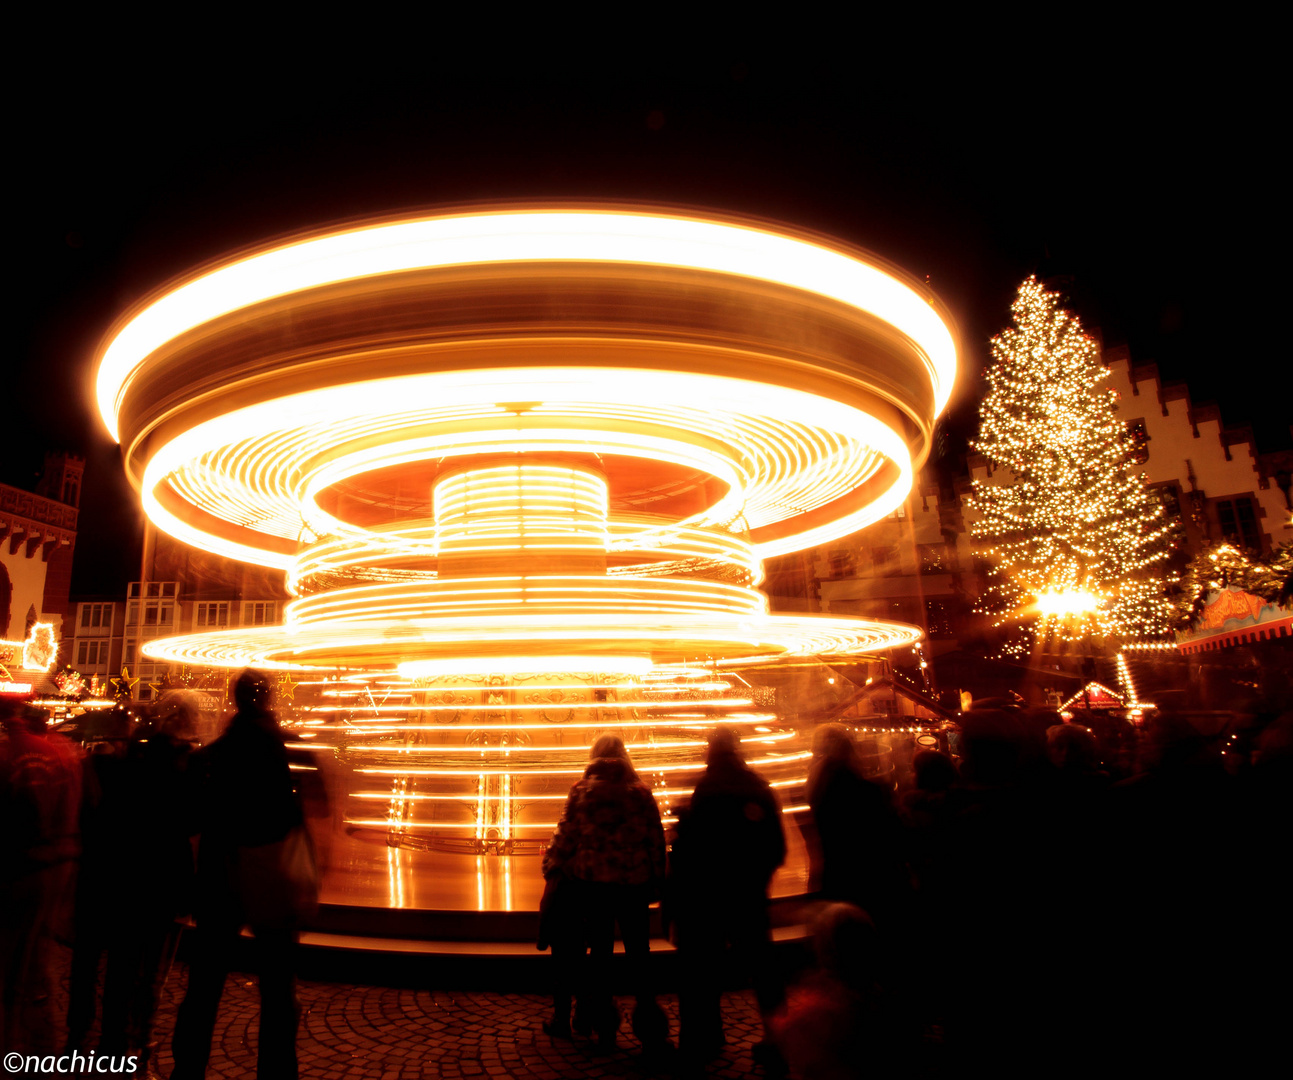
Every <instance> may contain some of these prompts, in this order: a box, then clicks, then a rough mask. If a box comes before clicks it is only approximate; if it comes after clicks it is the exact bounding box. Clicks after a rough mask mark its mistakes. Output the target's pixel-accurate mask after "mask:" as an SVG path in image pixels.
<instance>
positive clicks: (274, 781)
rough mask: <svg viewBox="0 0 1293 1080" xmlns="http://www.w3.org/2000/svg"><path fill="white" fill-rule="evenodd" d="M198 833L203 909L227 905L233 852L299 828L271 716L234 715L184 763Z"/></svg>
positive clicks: (231, 893)
mask: <svg viewBox="0 0 1293 1080" xmlns="http://www.w3.org/2000/svg"><path fill="white" fill-rule="evenodd" d="M188 772H189V776H190V777H191V780H192V784H193V788H192V796H193V803H192V805H193V807H194V816H193V820H192V823H191V830H192V831H194V832H197V833H199V834H200V836H201V839H200V841H199V844H198V869H197V874H198V890H199V896H200V898H201V901H202V902H203V904H204V905H213V906H215V907H217V908H220V907H228V906H233V905H234V904H235V900H234V890H235V886H236V883H235V882H234V881H233V880H232V879H231V873H232V867H234V866H235V865H236V861H237V852H238V849H239V848H248V847H261V846H262V845H265V844H272V843H275V842H276V841H279V840H283V839H284V838H286V837H287V835H288V833H289V832H291V831H292V830H293V829H295V828H298V827H299V826H301V825H302V824H303V823H304V815H303V814H302V812H301V803H300V799H299V798H298V797H297V794H296V791H295V790H294V787H293V783H292V773H291V770H290V769H289V768H288V757H287V748H286V746H285V745H284V737H283V733H282V732H281V731H280V730H279V728H278V724H277V722H276V721H275V719H274V717H273V715H272V714H268V713H266V714H256V713H250V712H240V713H238V714H237V715H236V716H234V718H233V719H232V720H231V721H230V722H229V727H228V728H227V729H226V730H225V733H224V734H223V735H221V736H220V738H218V739H216V741H215V742H213V743H212V744H211V745H210V746H207V747H204V748H203V749H201V750H198V751H196V752H195V753H194V754H193V756H192V759H191V762H190V765H189V770H188Z"/></svg>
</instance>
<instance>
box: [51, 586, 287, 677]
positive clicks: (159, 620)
mask: <svg viewBox="0 0 1293 1080" xmlns="http://www.w3.org/2000/svg"><path fill="white" fill-rule="evenodd" d="M282 605H283V598H282V597H281V596H272V597H264V596H259V597H255V598H248V599H244V598H242V597H239V596H234V597H229V596H227V595H222V596H211V595H209V590H204V589H203V588H202V583H201V582H193V583H184V582H179V581H132V582H130V584H129V585H128V586H127V587H126V594H125V596H124V597H123V598H121V599H107V598H103V597H85V598H78V601H77V603H76V604H75V612H74V616H75V630H74V636H73V637H72V639H71V640H70V641H69V642H68V648H67V655H68V656H69V657H71V659H70V660H68V661H67V662H68V663H70V664H71V665H72V667H74V668H75V669H76V670H77V671H79V672H80V673H81V675H82V676H84V678H85V681H86V682H87V683H89V681H90V679H91V677H92V676H96V675H97V676H98V679H99V684H100V685H101V686H103V687H104V688H105V691H104V692H105V693H109V694H111V693H113V691H114V689H115V688H114V686H113V684H112V681H113V680H114V679H117V680H122V681H123V683H124V685H126V686H128V687H129V688H130V697H131V698H132V699H133V700H135V701H150V700H152V699H153V698H155V697H156V696H157V695H158V694H159V693H160V692H161V691H162V690H163V689H165V688H166V687H167V686H168V685H174V684H176V683H178V682H179V680H180V679H181V677H182V676H183V674H184V673H183V672H181V671H180V670H178V669H177V668H176V667H175V665H172V664H163V663H157V662H156V661H154V660H151V659H149V658H148V657H146V656H145V655H144V653H143V647H144V646H145V645H146V644H147V643H148V642H149V641H151V640H153V639H155V638H161V637H170V636H171V635H173V634H184V633H189V632H191V631H195V630H204V629H213V628H214V629H225V628H233V627H238V626H264V625H266V624H268V623H276V622H278V621H279V620H280V619H281V617H282V611H283V606H282ZM214 681H216V682H220V681H221V680H220V679H219V678H218V677H217V678H216V679H215V680H214Z"/></svg>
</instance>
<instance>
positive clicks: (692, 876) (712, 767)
mask: <svg viewBox="0 0 1293 1080" xmlns="http://www.w3.org/2000/svg"><path fill="white" fill-rule="evenodd" d="M673 850H674V871H675V883H676V885H677V887H678V889H677V892H678V901H679V902H680V903H681V904H683V905H690V904H692V903H695V902H698V901H700V900H701V899H702V898H705V897H710V898H713V900H714V901H715V902H718V903H738V904H758V905H762V904H763V903H765V902H766V900H767V893H768V885H769V883H770V882H771V880H772V875H773V873H774V872H775V871H776V869H777V867H778V866H780V865H781V864H782V863H783V862H784V861H785V858H786V835H785V831H784V829H783V827H782V823H781V805H780V803H779V802H778V801H777V797H776V795H775V794H773V791H772V788H771V787H769V786H768V782H767V781H766V780H764V779H763V778H762V777H761V776H759V775H758V774H757V773H755V772H754V771H753V770H752V769H750V768H749V766H747V765H746V764H745V762H743V761H741V759H740V758H739V757H737V756H736V755H734V754H730V755H727V754H725V755H720V756H717V757H714V758H711V760H710V764H709V767H708V768H707V769H706V770H705V772H704V775H702V776H701V778H700V782H699V783H698V784H697V785H696V790H695V791H694V792H693V793H692V797H691V802H690V804H689V805H688V807H687V808H686V809H685V810H684V811H682V812H681V813H680V814H679V821H678V835H677V839H676V840H675V841H674V849H673Z"/></svg>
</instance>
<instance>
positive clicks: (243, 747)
mask: <svg viewBox="0 0 1293 1080" xmlns="http://www.w3.org/2000/svg"><path fill="white" fill-rule="evenodd" d="M271 697H272V694H271V688H270V684H269V682H268V680H267V679H266V677H265V676H264V675H263V674H261V673H260V672H256V671H251V670H248V671H244V672H243V673H242V674H241V675H239V676H238V679H237V682H236V683H235V684H234V702H235V704H236V706H237V713H236V714H235V716H234V717H233V719H232V720H231V721H230V723H229V726H228V728H226V729H225V732H224V734H223V735H221V736H220V738H218V739H217V740H216V741H215V742H213V743H212V744H211V745H210V746H208V747H205V748H204V749H202V750H199V751H197V752H196V753H194V754H193V756H192V759H191V761H190V765H189V773H190V775H191V777H192V781H193V792H194V796H195V808H196V818H195V822H194V824H195V826H196V831H197V832H198V833H199V835H200V840H199V846H198V860H197V884H196V890H195V895H194V905H193V906H194V915H195V917H196V920H197V930H196V932H195V934H194V940H193V950H192V963H191V965H190V968H189V984H188V991H187V993H186V994H185V996H184V1003H183V1004H182V1005H181V1006H180V1010H179V1015H178V1017H177V1019H176V1024H175V1043H174V1049H175V1071H174V1072H173V1073H172V1080H196V1078H199V1077H202V1076H203V1075H204V1074H205V1071H206V1065H207V1059H208V1058H209V1057H210V1054H211V1036H212V1032H213V1029H214V1026H215V1021H216V1014H217V1012H218V1011H219V1006H220V996H221V994H222V993H223V991H224V982H225V976H226V974H227V972H228V970H229V962H230V956H231V954H232V952H233V950H234V947H235V945H236V943H237V939H238V935H239V931H240V930H241V928H242V927H243V926H244V925H250V927H251V930H252V933H253V934H254V935H255V938H256V953H257V964H258V976H259V982H260V1038H259V1047H258V1052H257V1062H256V1068H257V1075H258V1076H259V1077H261V1078H262V1080H269V1078H283V1080H292V1078H294V1077H296V1076H297V1060H296V1029H297V1023H298V1021H299V1008H298V1004H297V999H296V973H295V963H296V947H297V940H298V931H299V920H300V915H301V912H302V911H303V910H304V909H305V907H306V905H307V904H308V901H309V895H308V894H309V892H310V887H311V886H310V882H309V881H308V880H306V879H307V878H308V877H309V875H310V874H311V873H313V872H314V868H313V865H312V864H311V865H310V866H309V867H308V868H306V867H304V866H303V865H302V863H303V858H304V852H303V850H302V844H303V843H306V844H308V841H307V840H304V835H305V834H304V828H303V824H304V823H303V816H302V812H301V805H300V801H299V799H298V797H297V795H296V792H295V791H294V789H293V784H292V774H291V772H290V770H289V768H288V755H287V749H286V747H285V746H284V737H283V734H282V732H281V731H280V729H279V726H278V721H277V719H276V718H275V716H274V714H273V713H272V712H271V711H270V704H271ZM313 886H314V888H316V889H317V879H316V880H315V881H314V882H313Z"/></svg>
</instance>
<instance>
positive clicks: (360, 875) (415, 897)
mask: <svg viewBox="0 0 1293 1080" xmlns="http://www.w3.org/2000/svg"><path fill="white" fill-rule="evenodd" d="M787 826H788V827H787V829H786V839H787V843H788V846H789V855H788V857H787V860H786V864H785V866H783V867H782V868H781V869H780V870H779V871H778V872H777V875H776V877H775V878H774V879H773V884H772V897H773V925H774V928H775V929H774V939H775V940H777V941H781V942H798V941H801V940H802V938H803V937H804V936H805V934H806V931H805V929H804V926H803V923H804V921H805V917H804V908H805V905H806V903H807V900H806V897H805V893H806V892H807V889H808V857H807V851H806V849H805V846H804V842H803V839H802V837H801V836H800V833H799V830H798V829H797V828H795V827H794V826H793V825H791V824H790V823H789V822H788V823H787ZM317 841H318V844H319V849H320V855H321V861H322V863H323V866H324V873H323V887H322V891H321V896H320V905H319V912H318V914H317V916H316V917H315V918H314V919H313V920H312V921H311V925H310V929H309V930H307V931H306V932H304V933H303V934H302V936H301V943H302V945H303V946H304V947H305V948H306V949H307V950H308V951H309V952H310V953H313V954H315V956H316V957H317V958H321V959H324V960H325V961H326V960H346V959H349V960H361V961H362V960H365V959H367V960H372V961H376V962H377V963H378V964H379V970H380V965H383V964H385V965H387V966H389V965H391V964H394V965H396V966H399V965H402V964H406V963H407V962H410V961H417V960H419V959H421V960H435V961H437V962H446V963H453V962H461V963H464V964H466V965H467V966H466V967H464V968H463V969H462V970H463V971H465V972H467V973H469V974H476V975H480V974H482V972H483V971H484V969H482V972H474V973H473V972H472V971H471V968H470V963H471V962H472V961H486V960H492V961H499V962H503V961H506V962H509V964H511V965H514V964H515V963H523V966H524V967H525V968H527V969H530V968H533V965H534V962H535V961H538V960H539V959H540V958H542V957H545V956H547V955H548V954H547V953H546V952H542V953H541V952H539V951H538V950H537V949H536V948H535V941H536V940H537V937H538V930H539V900H540V898H541V897H542V895H543V875H542V870H541V864H542V860H541V857H540V856H538V855H465V854H459V853H455V852H445V851H426V850H418V849H411V848H402V847H391V846H388V845H387V843H386V841H385V835H384V834H381V833H377V832H366V831H363V830H354V831H350V832H342V833H333V834H329V835H327V836H318V837H317ZM652 914H653V917H652V942H651V949H652V952H656V953H660V954H662V955H663V954H672V953H673V951H674V949H673V946H672V945H671V944H670V943H669V942H668V940H667V939H665V937H664V936H663V935H662V933H661V927H660V923H659V915H658V912H655V911H653V913H652ZM621 948H622V946H621V945H620V944H619V943H618V942H617V944H616V951H617V952H618V951H620V950H621ZM499 967H500V965H499V964H497V963H495V964H492V965H490V967H489V971H491V972H494V973H496V974H498V973H499ZM512 970H513V971H515V970H516V969H515V967H512ZM501 977H503V978H507V977H508V976H506V975H502V976H501Z"/></svg>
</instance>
